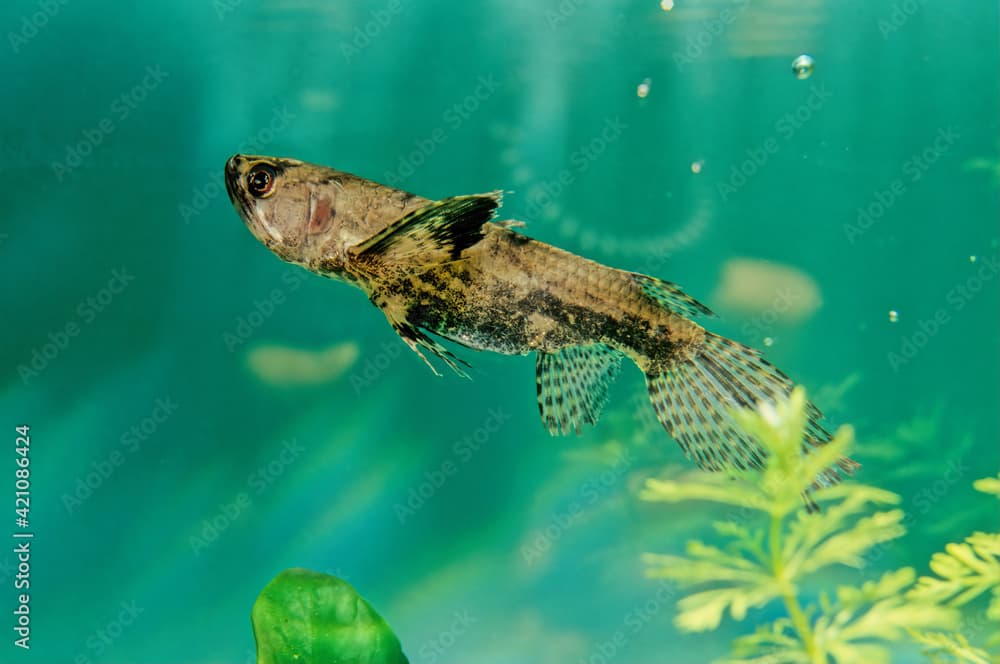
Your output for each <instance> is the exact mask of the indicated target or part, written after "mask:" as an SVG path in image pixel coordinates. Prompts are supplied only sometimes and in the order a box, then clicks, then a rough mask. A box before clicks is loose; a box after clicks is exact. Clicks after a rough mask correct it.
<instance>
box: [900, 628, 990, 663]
mask: <svg viewBox="0 0 1000 664" xmlns="http://www.w3.org/2000/svg"><path fill="white" fill-rule="evenodd" d="M910 636H911V637H912V638H913V640H914V641H916V642H917V643H920V644H922V645H923V646H924V654H925V655H927V657H928V658H929V659H930V660H931V661H934V662H969V664H990V655H989V653H987V652H986V651H985V650H980V649H979V648H975V647H973V646H972V645H971V644H970V643H969V641H968V640H967V639H966V638H965V637H964V636H962V635H961V634H945V633H943V632H922V631H920V630H910Z"/></svg>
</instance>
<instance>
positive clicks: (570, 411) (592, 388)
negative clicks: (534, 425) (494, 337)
mask: <svg viewBox="0 0 1000 664" xmlns="http://www.w3.org/2000/svg"><path fill="white" fill-rule="evenodd" d="M621 359H622V354H621V353H620V352H619V351H617V350H614V349H613V348H610V347H608V346H605V345H604V344H593V345H590V346H569V347H567V348H564V349H562V350H560V351H558V352H556V353H544V352H542V351H539V352H538V361H537V363H536V385H537V389H538V410H539V412H540V413H541V415H542V424H544V425H545V428H546V429H548V432H549V433H550V434H552V435H553V436H557V435H561V434H562V435H565V434H568V433H570V432H572V431H575V432H576V433H577V434H579V433H580V431H581V427H582V425H583V424H584V423H587V424H596V423H597V418H598V417H600V415H601V409H602V408H603V407H604V403H605V402H606V401H607V398H608V388H609V387H610V386H611V384H612V383H613V382H614V380H615V378H617V377H618V371H619V369H620V368H621Z"/></svg>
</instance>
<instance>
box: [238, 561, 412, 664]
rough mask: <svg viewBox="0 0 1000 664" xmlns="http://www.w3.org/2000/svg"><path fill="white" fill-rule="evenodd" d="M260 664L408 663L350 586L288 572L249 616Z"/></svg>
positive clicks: (310, 574)
mask: <svg viewBox="0 0 1000 664" xmlns="http://www.w3.org/2000/svg"><path fill="white" fill-rule="evenodd" d="M251 620H252V622H253V633H254V638H255V639H256V641H257V664H313V663H315V664H339V663H342V664H348V663H350V664H407V659H406V656H405V655H403V651H402V649H401V647H400V645H399V639H397V638H396V635H395V634H393V632H392V630H391V629H390V628H389V626H388V625H387V624H386V622H385V620H383V619H382V617H381V616H379V615H378V613H376V612H375V609H373V608H372V607H371V606H370V605H369V604H368V602H366V601H365V600H364V599H362V598H361V596H360V595H358V593H357V591H356V590H354V588H352V587H351V586H350V585H349V584H348V583H347V582H346V581H341V580H340V579H338V578H336V577H333V576H329V575H327V574H320V573H318V572H310V571H309V570H305V569H288V570H285V571H284V572H282V573H281V574H279V575H278V576H276V577H275V578H274V579H273V580H272V581H271V582H270V583H269V584H267V586H266V587H265V588H264V590H263V591H261V593H260V595H259V596H258V597H257V601H256V602H255V603H254V605H253V611H252V613H251Z"/></svg>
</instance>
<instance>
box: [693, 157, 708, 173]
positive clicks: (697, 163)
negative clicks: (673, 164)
mask: <svg viewBox="0 0 1000 664" xmlns="http://www.w3.org/2000/svg"><path fill="white" fill-rule="evenodd" d="M704 165H705V160H704V159H699V160H698V161H693V162H691V172H692V173H694V174H695V175H697V174H698V173H701V167H702V166H704Z"/></svg>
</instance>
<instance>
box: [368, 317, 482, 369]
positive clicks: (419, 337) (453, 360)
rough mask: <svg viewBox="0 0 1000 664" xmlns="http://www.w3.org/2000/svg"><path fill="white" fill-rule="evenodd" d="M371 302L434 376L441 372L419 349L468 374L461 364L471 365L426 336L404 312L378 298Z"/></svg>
mask: <svg viewBox="0 0 1000 664" xmlns="http://www.w3.org/2000/svg"><path fill="white" fill-rule="evenodd" d="M372 303H373V304H374V305H375V306H377V307H378V308H379V309H381V310H382V313H384V314H385V317H386V319H387V320H388V321H389V324H390V325H392V329H394V330H395V331H396V334H398V335H399V337H400V338H401V339H402V340H403V341H404V342H405V343H406V345H407V346H409V347H410V350H412V351H413V352H414V353H416V354H417V355H419V356H420V359H421V360H423V361H424V362H425V363H426V364H427V366H428V367H430V369H431V371H433V372H434V375H435V376H440V375H441V372H440V371H438V370H437V368H436V367H435V366H434V365H433V364H431V363H430V360H428V359H427V356H426V355H424V354H423V352H422V351H421V349H424V350H428V351H430V352H431V353H433V354H434V355H436V356H437V357H438V358H440V359H441V361H443V362H444V363H445V364H447V365H448V366H449V367H451V369H452V371H454V372H455V373H457V374H458V375H459V376H461V377H462V378H468V377H469V374H467V373H465V370H464V369H463V368H462V366H466V367H471V365H470V364H469V363H468V362H466V361H465V360H463V359H461V358H460V357H456V356H455V354H454V353H452V352H451V351H450V350H448V349H447V348H445V347H444V346H442V345H441V344H439V343H438V342H437V341H435V340H434V339H432V338H431V337H429V336H427V335H426V334H425V333H424V331H423V330H421V329H420V327H419V326H417V325H415V324H413V323H411V322H410V321H409V320H407V318H406V315H405V313H404V312H402V311H394V310H393V308H392V307H389V306H386V303H385V302H380V301H379V300H378V298H372Z"/></svg>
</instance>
